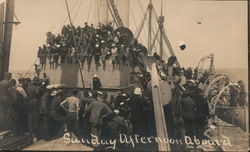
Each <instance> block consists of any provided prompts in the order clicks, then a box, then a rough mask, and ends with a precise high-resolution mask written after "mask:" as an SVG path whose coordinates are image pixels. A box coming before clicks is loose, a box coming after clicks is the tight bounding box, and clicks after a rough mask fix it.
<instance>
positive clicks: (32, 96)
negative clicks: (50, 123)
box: [27, 77, 42, 140]
mask: <svg viewBox="0 0 250 152" xmlns="http://www.w3.org/2000/svg"><path fill="white" fill-rule="evenodd" d="M40 85H41V79H39V78H38V77H35V78H34V79H33V80H32V84H31V85H30V86H29V87H28V88H27V94H28V97H29V100H28V109H29V110H28V121H29V132H30V133H33V136H34V137H37V136H38V129H39V128H38V127H39V100H40V97H41V95H42V90H41V87H40ZM34 140H36V138H34Z"/></svg>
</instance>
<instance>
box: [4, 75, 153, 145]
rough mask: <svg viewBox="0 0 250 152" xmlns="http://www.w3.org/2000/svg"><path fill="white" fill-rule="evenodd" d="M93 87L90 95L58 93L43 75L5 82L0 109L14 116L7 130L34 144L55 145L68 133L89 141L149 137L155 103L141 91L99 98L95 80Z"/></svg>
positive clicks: (100, 93)
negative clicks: (25, 136)
mask: <svg viewBox="0 0 250 152" xmlns="http://www.w3.org/2000/svg"><path fill="white" fill-rule="evenodd" d="M93 83H94V88H93V90H91V91H87V90H79V89H78V90H76V89H59V88H57V87H56V88H55V87H54V86H53V85H50V83H49V78H48V77H47V76H46V74H45V73H44V74H43V78H39V77H35V78H34V79H32V80H31V79H29V78H21V79H18V80H17V81H16V80H15V79H12V78H11V77H9V78H8V79H6V80H3V81H1V82H0V89H1V94H0V98H1V100H0V101H1V106H4V109H6V111H5V112H7V111H9V112H10V113H9V114H7V116H9V117H8V121H10V122H9V128H8V129H11V130H12V131H13V132H14V133H15V134H17V135H21V134H23V133H26V132H29V133H31V134H32V135H33V136H34V139H35V140H42V139H43V140H52V139H56V138H59V137H62V136H63V135H64V134H65V133H68V134H69V136H70V138H73V136H72V134H75V135H76V136H77V137H81V138H84V139H89V140H91V138H93V137H98V139H116V138H118V136H119V135H120V134H124V135H135V134H137V135H141V136H150V132H151V131H150V129H152V128H153V121H152V119H150V118H152V116H153V113H152V100H150V99H149V98H148V97H147V94H144V93H143V91H142V89H141V88H135V90H134V91H133V93H131V94H127V93H124V92H120V93H119V94H118V95H117V96H114V95H109V94H108V93H106V92H101V90H100V87H101V82H100V79H99V78H98V77H97V76H95V77H94V78H93ZM4 99H6V100H4ZM10 101H11V102H10ZM7 109H8V110H7ZM5 112H3V113H5ZM89 146H92V147H94V148H105V147H101V145H89ZM106 146H108V145H106ZM121 146H124V145H121ZM118 148H119V147H118ZM127 148H128V147H127Z"/></svg>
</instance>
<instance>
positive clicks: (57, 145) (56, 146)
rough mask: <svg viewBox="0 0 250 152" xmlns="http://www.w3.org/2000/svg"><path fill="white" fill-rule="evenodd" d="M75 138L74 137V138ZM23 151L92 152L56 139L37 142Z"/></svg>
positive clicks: (84, 147)
mask: <svg viewBox="0 0 250 152" xmlns="http://www.w3.org/2000/svg"><path fill="white" fill-rule="evenodd" d="M74 138H76V137H74ZM23 150H31V151H37V150H39V151H40V150H42V151H93V148H90V147H88V146H86V145H83V144H81V143H74V144H67V143H65V142H64V139H63V138H58V139H55V140H52V141H44V140H41V141H38V142H36V143H34V144H33V145H31V146H28V147H26V148H25V149H23Z"/></svg>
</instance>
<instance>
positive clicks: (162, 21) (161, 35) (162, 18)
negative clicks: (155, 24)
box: [159, 0, 164, 58]
mask: <svg viewBox="0 0 250 152" xmlns="http://www.w3.org/2000/svg"><path fill="white" fill-rule="evenodd" d="M162 7H163V6H162V0H161V16H159V28H160V57H161V58H162V57H163V23H164V16H163V13H162V12H163V9H162Z"/></svg>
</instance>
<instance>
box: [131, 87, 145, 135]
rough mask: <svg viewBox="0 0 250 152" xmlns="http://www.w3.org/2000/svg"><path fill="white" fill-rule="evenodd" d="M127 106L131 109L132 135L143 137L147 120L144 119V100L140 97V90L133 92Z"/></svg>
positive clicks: (136, 89)
mask: <svg viewBox="0 0 250 152" xmlns="http://www.w3.org/2000/svg"><path fill="white" fill-rule="evenodd" d="M129 106H130V108H131V122H132V125H133V134H138V135H145V133H146V132H147V120H146V118H145V113H144V112H145V109H146V107H147V102H146V100H145V99H144V98H143V97H142V90H141V88H139V87H137V88H135V90H134V94H133V95H132V97H131V99H130V101H129Z"/></svg>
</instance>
